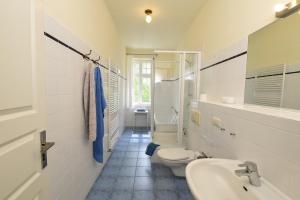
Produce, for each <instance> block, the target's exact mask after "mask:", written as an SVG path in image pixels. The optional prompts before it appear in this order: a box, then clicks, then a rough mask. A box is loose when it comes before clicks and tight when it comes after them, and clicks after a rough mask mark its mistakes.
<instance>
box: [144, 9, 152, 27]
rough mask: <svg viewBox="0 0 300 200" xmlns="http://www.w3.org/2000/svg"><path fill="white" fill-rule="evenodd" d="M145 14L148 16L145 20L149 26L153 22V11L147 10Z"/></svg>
mask: <svg viewBox="0 0 300 200" xmlns="http://www.w3.org/2000/svg"><path fill="white" fill-rule="evenodd" d="M145 14H146V19H145V20H146V22H147V23H148V24H150V23H151V22H152V17H151V14H152V10H150V9H147V10H145Z"/></svg>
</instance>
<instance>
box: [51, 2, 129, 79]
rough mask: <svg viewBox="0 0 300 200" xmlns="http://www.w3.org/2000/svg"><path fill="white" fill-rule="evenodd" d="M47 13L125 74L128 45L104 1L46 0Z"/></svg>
mask: <svg viewBox="0 0 300 200" xmlns="http://www.w3.org/2000/svg"><path fill="white" fill-rule="evenodd" d="M45 12H46V13H47V15H49V16H51V17H53V18H54V19H56V20H57V21H58V22H59V23H60V24H63V25H64V26H65V27H66V28H67V29H68V30H70V31H71V32H72V33H73V34H74V35H75V36H76V37H78V38H79V39H81V40H82V41H83V42H84V43H85V44H87V45H88V46H89V47H90V48H92V49H95V51H97V52H98V53H100V54H101V55H102V56H103V57H106V58H108V57H110V58H112V60H113V62H114V64H116V65H117V66H119V67H120V70H121V72H122V74H124V73H125V46H124V44H123V42H122V40H121V37H120V34H119V31H118V30H117V27H116V26H115V23H114V20H113V18H112V16H111V14H110V12H109V10H108V8H107V6H106V3H105V1H104V0H88V1H86V0H63V1H61V0H45Z"/></svg>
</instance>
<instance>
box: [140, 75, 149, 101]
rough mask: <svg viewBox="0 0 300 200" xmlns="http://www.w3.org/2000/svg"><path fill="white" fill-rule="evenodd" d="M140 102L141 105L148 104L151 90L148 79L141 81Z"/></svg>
mask: <svg viewBox="0 0 300 200" xmlns="http://www.w3.org/2000/svg"><path fill="white" fill-rule="evenodd" d="M142 84H143V85H142V102H143V103H149V102H150V98H151V94H150V88H151V79H150V78H143V79H142Z"/></svg>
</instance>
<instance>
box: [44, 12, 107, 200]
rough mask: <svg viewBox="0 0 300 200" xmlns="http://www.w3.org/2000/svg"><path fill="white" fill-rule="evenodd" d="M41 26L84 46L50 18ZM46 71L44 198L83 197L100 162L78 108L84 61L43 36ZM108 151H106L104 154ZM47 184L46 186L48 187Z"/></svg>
mask: <svg viewBox="0 0 300 200" xmlns="http://www.w3.org/2000/svg"><path fill="white" fill-rule="evenodd" d="M45 30H46V31H47V32H49V33H50V34H54V35H55V36H57V37H58V38H60V39H61V40H63V41H65V42H67V43H68V44H70V45H71V46H74V47H76V48H78V49H83V50H84V49H88V48H87V47H86V46H85V45H84V44H83V43H82V42H81V41H80V40H79V39H77V38H76V37H74V36H73V35H72V34H71V33H69V32H68V31H67V30H66V29H65V28H63V27H61V26H60V25H59V24H57V23H56V22H55V21H54V20H52V19H50V18H47V19H46V27H45ZM45 66H46V73H47V74H46V75H47V80H46V81H47V88H46V92H47V110H48V119H47V121H48V123H47V139H48V140H49V141H54V142H55V146H54V147H53V148H52V149H51V150H50V151H49V153H48V166H47V168H46V169H45V170H44V174H45V179H47V180H48V183H49V185H48V186H47V190H46V194H45V196H46V198H47V199H57V200H66V199H72V200H83V199H85V196H86V195H87V193H88V192H89V190H90V188H91V186H92V184H93V183H94V181H95V179H96V178H97V177H98V175H99V173H100V171H101V169H102V167H103V165H100V164H96V163H95V161H94V159H93V154H92V142H90V141H88V138H87V135H86V134H87V133H86V131H85V125H84V116H83V110H82V88H83V77H84V71H85V69H86V66H87V62H86V61H84V60H83V59H82V57H80V56H79V55H77V54H75V53H74V52H72V51H70V50H69V49H67V48H65V47H62V46H61V45H59V44H57V43H56V42H54V41H52V40H50V39H48V38H45ZM108 156H109V153H107V154H106V158H107V157H108ZM48 188H49V190H48Z"/></svg>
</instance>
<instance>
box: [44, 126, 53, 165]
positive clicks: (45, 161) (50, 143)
mask: <svg viewBox="0 0 300 200" xmlns="http://www.w3.org/2000/svg"><path fill="white" fill-rule="evenodd" d="M40 141H41V164H42V169H44V168H45V167H46V166H47V165H48V160H47V151H48V150H49V149H50V148H51V147H53V146H54V144H55V143H54V142H47V134H46V131H45V130H44V131H42V132H41V133H40Z"/></svg>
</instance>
